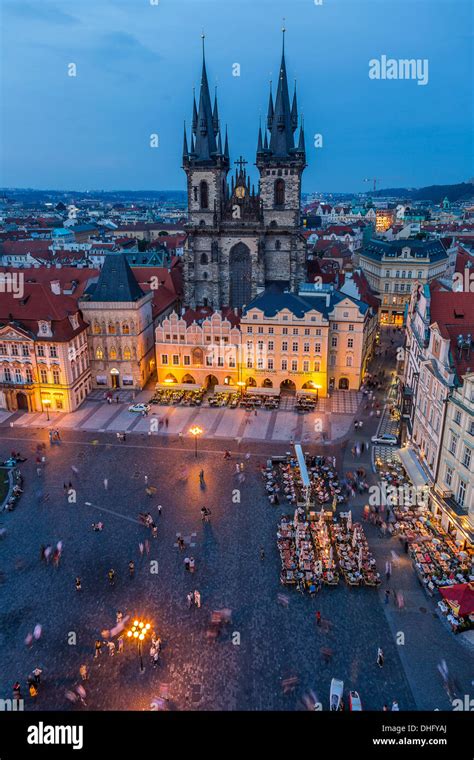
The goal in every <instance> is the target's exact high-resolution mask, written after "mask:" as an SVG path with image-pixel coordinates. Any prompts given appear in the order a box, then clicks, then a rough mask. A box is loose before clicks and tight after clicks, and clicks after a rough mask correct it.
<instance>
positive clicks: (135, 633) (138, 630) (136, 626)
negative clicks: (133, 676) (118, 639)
mask: <svg viewBox="0 0 474 760" xmlns="http://www.w3.org/2000/svg"><path fill="white" fill-rule="evenodd" d="M150 628H151V625H150V623H144V622H143V620H134V621H133V625H132V627H131V628H129V630H128V631H127V637H128V638H129V639H135V640H136V642H137V646H138V657H139V660H140V673H144V672H145V666H144V665H143V642H144V640H145V636H146V635H147V633H148V632H149V630H150Z"/></svg>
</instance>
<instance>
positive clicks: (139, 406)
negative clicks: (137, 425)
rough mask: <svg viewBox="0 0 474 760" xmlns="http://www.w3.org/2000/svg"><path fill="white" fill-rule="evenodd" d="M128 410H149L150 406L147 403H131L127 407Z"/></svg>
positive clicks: (140, 411)
mask: <svg viewBox="0 0 474 760" xmlns="http://www.w3.org/2000/svg"><path fill="white" fill-rule="evenodd" d="M128 411H129V412H139V413H142V412H149V411H150V406H149V405H148V404H132V406H129V407H128Z"/></svg>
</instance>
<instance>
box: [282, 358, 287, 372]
mask: <svg viewBox="0 0 474 760" xmlns="http://www.w3.org/2000/svg"><path fill="white" fill-rule="evenodd" d="M281 368H282V370H283V371H285V372H286V370H287V369H288V362H287V360H286V359H282V360H281Z"/></svg>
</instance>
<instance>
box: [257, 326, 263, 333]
mask: <svg viewBox="0 0 474 760" xmlns="http://www.w3.org/2000/svg"><path fill="white" fill-rule="evenodd" d="M258 332H259V334H260V335H261V334H262V333H263V327H259V328H258Z"/></svg>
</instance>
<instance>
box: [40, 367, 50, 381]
mask: <svg viewBox="0 0 474 760" xmlns="http://www.w3.org/2000/svg"><path fill="white" fill-rule="evenodd" d="M40 377H41V382H42V383H47V382H48V373H47V372H46V370H45V369H40Z"/></svg>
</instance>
